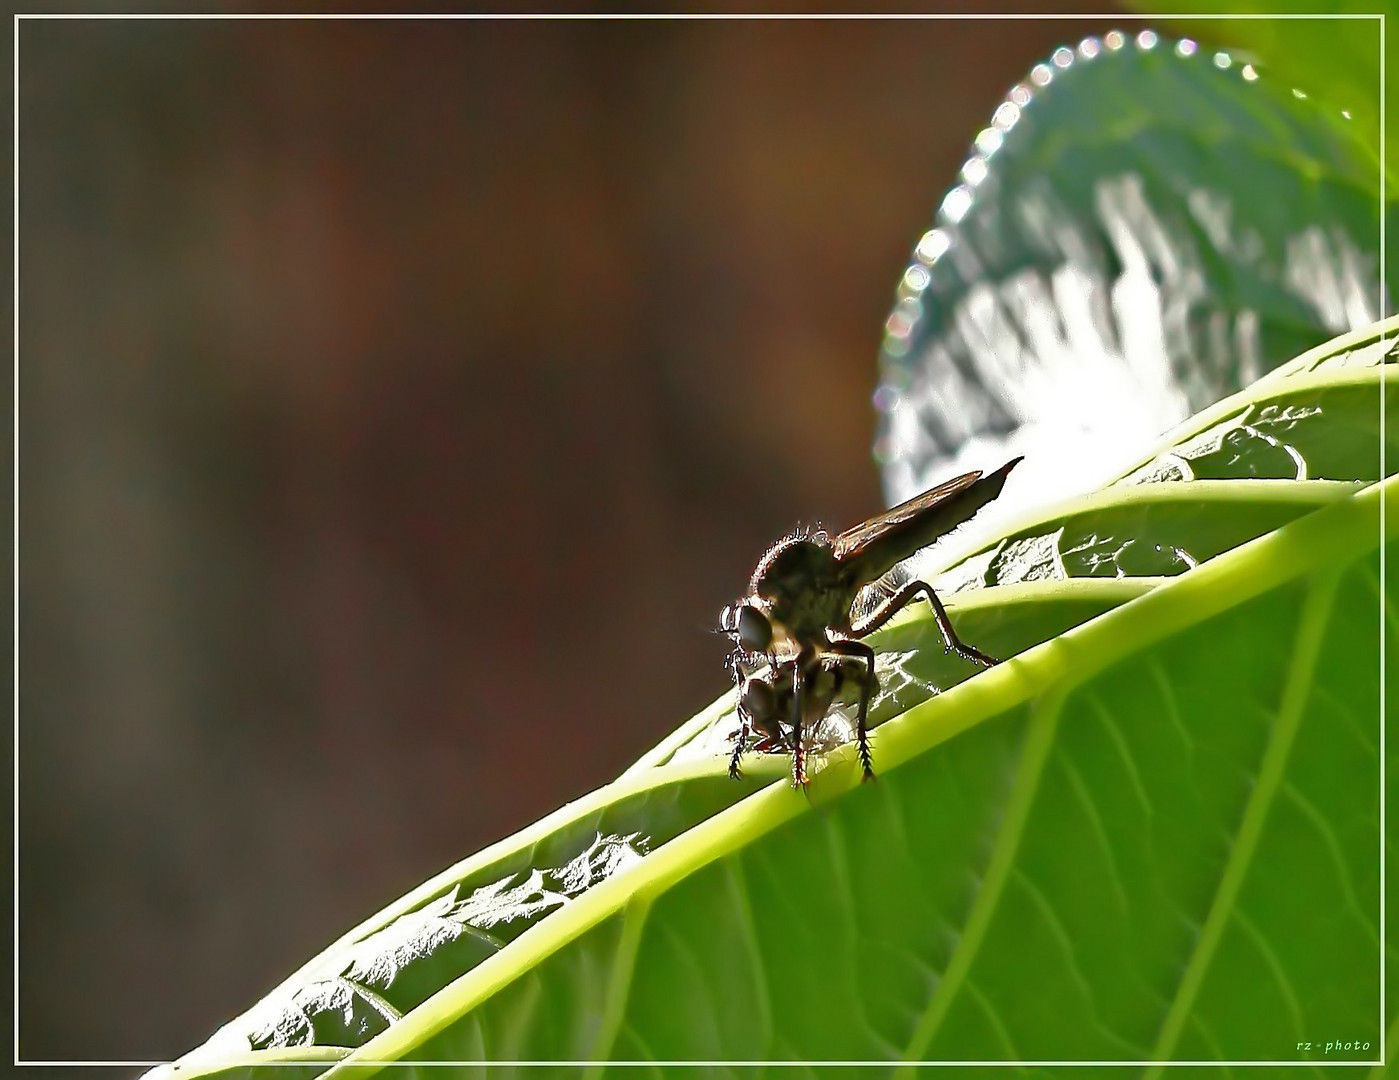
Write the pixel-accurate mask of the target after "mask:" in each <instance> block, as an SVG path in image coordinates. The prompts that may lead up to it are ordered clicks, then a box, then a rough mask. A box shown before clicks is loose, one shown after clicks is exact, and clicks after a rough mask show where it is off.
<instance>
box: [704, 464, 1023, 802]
mask: <svg viewBox="0 0 1399 1080" xmlns="http://www.w3.org/2000/svg"><path fill="white" fill-rule="evenodd" d="M1021 460H1022V459H1021V458H1018V457H1017V458H1014V459H1012V460H1011V461H1008V462H1006V464H1005V465H1003V466H1001V467H1000V468H999V469H997V470H996V471H995V472H993V473H990V474H989V475H986V476H983V475H982V474H981V472H980V471H979V470H978V471H976V472H969V473H963V474H962V475H961V476H958V477H954V478H953V479H951V480H948V481H947V482H946V483H944V484H939V485H938V486H937V487H935V488H931V489H929V490H928V491H925V492H923V494H921V495H915V496H914V497H913V498H912V499H909V500H908V501H907V502H904V503H900V504H899V505H898V506H896V507H894V508H893V509H892V510H887V511H885V512H884V513H882V514H879V515H878V516H876V517H872V518H870V519H869V520H868V521H866V522H864V523H863V524H860V525H856V526H855V527H854V528H853V529H849V530H847V531H845V532H843V533H840V534H839V535H838V536H831V535H830V534H829V533H827V532H826V531H825V530H824V529H819V528H818V529H814V530H797V531H796V532H793V533H790V534H789V535H787V536H784V537H783V538H782V539H781V540H779V541H778V542H777V543H775V544H774V545H773V546H772V547H770V548H769V549H768V550H767V553H766V554H764V555H763V557H762V559H761V560H759V562H758V566H757V569H755V570H754V571H753V577H752V580H751V581H750V582H749V583H748V593H747V595H746V596H744V598H743V599H742V600H740V601H738V603H736V604H730V605H729V606H728V607H726V608H724V610H723V613H722V614H721V615H720V617H719V629H720V632H721V633H724V634H727V635H728V636H729V637H730V638H731V639H732V640H733V643H734V648H733V652H732V653H730V655H729V659H728V661H727V667H728V668H729V671H730V673H731V674H732V675H733V676H734V681H735V683H736V684H737V686H738V695H739V701H738V715H739V724H740V730H739V739H738V744H737V746H736V747H735V748H734V753H733V757H732V759H731V760H730V762H729V775H730V776H734V777H737V776H738V775H739V767H738V766H739V758H740V757H741V756H742V754H743V749H744V746H745V744H746V741H747V736H748V734H749V731H750V730H751V729H752V728H754V727H757V728H758V730H760V731H762V732H763V734H764V735H765V736H767V738H768V739H769V740H773V739H777V740H778V742H779V744H780V736H781V734H782V732H781V727H780V723H778V721H777V719H776V713H777V710H778V709H779V708H781V709H783V710H785V711H787V712H788V716H789V719H788V723H789V725H790V727H791V742H790V746H791V750H792V783H793V785H794V786H805V784H806V781H807V777H806V767H805V761H804V758H805V751H804V748H803V746H802V727H803V725H804V724H805V723H806V722H807V721H808V719H810V718H812V717H815V718H816V720H819V719H820V715H824V707H823V706H822V705H821V698H822V697H823V696H824V694H823V693H822V692H820V691H819V687H820V684H821V681H822V679H823V678H825V677H826V675H827V673H830V672H837V673H838V674H839V679H840V681H841V682H842V683H843V682H844V681H845V680H847V679H849V680H854V681H855V682H856V684H857V685H858V687H859V691H860V695H859V711H858V713H857V720H856V725H855V738H856V742H857V744H858V748H859V756H860V768H861V769H862V770H863V773H864V779H866V780H869V779H872V778H873V776H874V768H873V765H872V762H871V759H870V747H869V732H868V730H867V727H866V717H867V714H868V712H869V701H870V695H871V692H872V689H873V686H874V680H875V674H874V650H873V649H871V648H870V647H869V646H868V645H867V644H865V643H864V642H863V641H861V640H859V639H860V638H863V637H866V636H867V635H869V634H871V633H873V632H874V631H875V630H878V629H879V628H880V627H881V626H883V625H884V624H885V623H887V622H888V621H889V620H890V619H891V618H893V617H894V615H895V614H896V613H897V612H898V611H899V610H900V609H901V608H903V607H904V606H905V605H906V604H908V603H909V602H910V601H912V600H913V599H914V597H916V596H917V595H919V594H920V593H921V594H923V595H924V596H926V597H927V599H928V603H929V604H930V605H932V609H933V615H934V617H935V618H936V619H937V624H938V629H939V630H940V631H941V633H942V639H943V642H944V644H945V645H946V647H947V651H948V652H955V653H956V654H957V655H958V656H960V657H962V658H963V659H965V660H970V661H971V662H973V663H976V664H981V665H983V666H984V667H990V666H991V665H992V664H995V663H998V661H997V660H996V659H995V658H994V657H991V656H987V655H986V654H985V653H984V652H982V651H981V650H980V649H976V648H974V647H972V646H971V645H967V644H965V643H963V642H962V640H961V639H960V638H958V637H957V632H956V631H955V630H953V628H952V623H951V621H950V620H949V619H948V617H947V610H946V609H945V608H944V607H943V606H942V601H941V600H939V599H938V596H937V593H935V592H934V591H933V589H932V587H931V586H930V585H928V584H927V583H926V582H923V581H910V582H908V583H906V584H904V585H902V586H900V587H899V588H898V589H896V590H895V591H894V592H893V593H892V594H891V595H889V596H887V597H885V598H884V599H882V600H880V601H879V602H878V603H877V604H875V605H874V607H873V608H872V609H870V610H869V611H867V612H864V613H862V614H861V615H859V616H858V617H857V616H856V615H855V613H854V610H853V609H854V606H855V602H856V597H857V596H858V594H859V593H860V591H861V590H862V589H863V588H865V586H867V585H870V584H873V583H874V582H875V581H877V580H879V579H880V578H881V577H883V576H884V575H885V574H886V573H888V572H889V571H890V570H891V569H893V567H894V565H895V564H896V563H899V562H901V561H902V560H904V559H906V558H908V557H909V556H910V555H912V554H913V553H914V552H915V551H918V550H919V549H920V548H924V547H927V546H928V545H929V544H931V543H932V542H933V541H935V540H937V539H938V538H939V537H941V536H944V535H945V534H947V533H949V532H951V531H952V530H953V529H955V528H957V526H959V525H961V524H963V523H964V522H966V521H968V520H970V519H971V517H972V516H973V515H974V514H975V513H976V512H977V511H978V510H980V509H981V508H982V507H983V506H985V505H986V504H987V503H989V502H990V501H991V500H993V499H994V498H996V496H998V495H999V494H1000V493H1001V489H1002V488H1003V487H1004V486H1005V482H1006V477H1007V476H1008V475H1009V474H1010V470H1011V469H1013V468H1015V466H1016V465H1017V464H1019V463H1020V461H1021ZM848 661H853V663H852V662H848ZM763 663H766V665H767V669H766V676H767V678H766V679H763V677H762V676H760V675H755V674H754V672H755V671H757V670H758V668H759V666H760V665H762V664H763ZM755 679H757V680H758V682H759V683H760V684H761V683H766V685H767V686H768V690H767V691H764V690H762V689H760V688H759V686H758V685H755ZM789 687H790V690H789V689H788V688H789ZM813 688H815V689H817V691H818V692H815V693H813ZM769 693H770V694H771V701H768V700H767V696H766V695H767V694H769ZM750 695H751V700H748V699H749V698H750ZM829 704H830V698H829V697H828V698H827V699H826V701H825V706H826V707H828V706H829ZM818 708H820V709H821V712H820V714H819V715H818V713H817V709H818ZM760 715H762V716H764V717H766V720H765V721H764V722H762V723H760V722H759V719H758V718H759V716H760Z"/></svg>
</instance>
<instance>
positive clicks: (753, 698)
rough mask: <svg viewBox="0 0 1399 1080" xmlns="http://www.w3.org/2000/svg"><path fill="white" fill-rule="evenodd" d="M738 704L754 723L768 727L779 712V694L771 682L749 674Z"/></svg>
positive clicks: (764, 727)
mask: <svg viewBox="0 0 1399 1080" xmlns="http://www.w3.org/2000/svg"><path fill="white" fill-rule="evenodd" d="M738 706H739V708H740V709H742V710H743V711H744V713H746V714H747V716H748V719H749V720H750V721H751V722H752V723H753V724H754V725H756V726H757V727H759V728H763V729H766V728H767V727H768V724H769V722H770V721H771V720H772V718H773V717H774V716H775V715H776V714H777V694H776V693H775V692H774V691H773V689H772V684H771V683H769V682H767V681H765V680H763V679H760V678H758V677H757V676H756V675H753V676H749V677H748V678H747V679H745V680H744V682H743V692H742V693H740V694H739V696H738Z"/></svg>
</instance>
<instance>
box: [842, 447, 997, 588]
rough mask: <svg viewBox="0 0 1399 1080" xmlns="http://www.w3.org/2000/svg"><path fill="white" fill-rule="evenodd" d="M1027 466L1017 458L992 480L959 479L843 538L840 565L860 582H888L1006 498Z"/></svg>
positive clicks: (966, 475) (967, 476)
mask: <svg viewBox="0 0 1399 1080" xmlns="http://www.w3.org/2000/svg"><path fill="white" fill-rule="evenodd" d="M1021 460H1023V459H1021V458H1014V459H1012V460H1011V461H1008V462H1006V463H1005V464H1004V465H1002V466H1001V467H1000V468H999V469H997V470H996V471H995V472H993V473H990V474H988V475H986V476H983V475H982V474H981V472H980V470H978V471H976V472H969V473H963V474H962V475H961V476H955V477H953V478H952V479H951V480H948V481H947V482H946V483H942V484H939V485H938V486H937V487H935V488H930V489H929V490H927V491H925V492H923V494H921V495H915V496H914V497H913V498H911V499H909V500H908V502H903V503H900V504H899V505H898V506H896V507H894V508H893V509H892V510H886V511H885V512H884V513H882V514H879V515H877V516H876V517H872V518H870V519H869V520H868V521H866V522H863V523H862V524H859V525H856V526H855V527H854V528H853V529H849V530H847V531H846V532H843V533H841V534H840V535H839V536H837V537H836V540H835V548H834V554H835V558H836V561H837V562H839V563H840V564H841V565H842V566H843V567H845V568H847V569H848V571H849V573H850V576H851V579H852V580H854V581H859V582H869V581H873V580H874V579H875V578H878V577H882V576H883V575H884V574H885V573H887V572H888V571H889V570H890V569H891V568H892V567H893V566H894V564H895V563H897V562H900V561H901V560H903V559H906V558H908V557H909V556H910V555H912V554H913V553H914V552H915V551H918V550H920V549H921V548H925V547H927V546H928V545H929V544H931V543H932V542H933V541H935V540H937V539H938V537H940V536H945V535H946V534H947V533H950V532H951V531H952V530H953V529H955V528H956V527H957V526H958V525H961V524H962V523H963V522H965V521H968V520H970V519H971V517H972V516H973V515H974V514H975V513H976V512H977V511H978V510H980V509H981V508H982V507H983V506H985V505H986V504H987V503H989V502H990V501H991V500H992V499H994V498H995V497H996V496H997V495H999V494H1000V493H1001V488H1003V487H1004V486H1005V482H1006V477H1007V476H1008V475H1009V474H1010V470H1011V469H1013V468H1015V466H1016V465H1017V464H1019V463H1020V461H1021Z"/></svg>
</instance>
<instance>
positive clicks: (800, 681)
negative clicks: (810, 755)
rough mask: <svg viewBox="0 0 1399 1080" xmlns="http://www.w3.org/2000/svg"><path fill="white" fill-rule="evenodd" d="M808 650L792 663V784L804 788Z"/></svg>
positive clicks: (803, 651)
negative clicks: (804, 727)
mask: <svg viewBox="0 0 1399 1080" xmlns="http://www.w3.org/2000/svg"><path fill="white" fill-rule="evenodd" d="M809 660H810V651H809V650H807V649H803V650H802V651H801V653H800V655H798V657H797V659H796V660H795V661H794V662H793V664H792V786H793V787H799V788H802V789H803V790H805V789H806V751H805V750H804V749H803V748H802V713H803V712H804V711H805V706H806V702H805V701H804V700H803V699H804V698H805V697H806V678H805V676H806V665H807V663H808V662H809Z"/></svg>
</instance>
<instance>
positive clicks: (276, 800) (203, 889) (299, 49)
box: [19, 5, 1111, 1059]
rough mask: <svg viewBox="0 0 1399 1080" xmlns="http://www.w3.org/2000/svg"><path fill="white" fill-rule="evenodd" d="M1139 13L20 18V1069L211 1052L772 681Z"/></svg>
mask: <svg viewBox="0 0 1399 1080" xmlns="http://www.w3.org/2000/svg"><path fill="white" fill-rule="evenodd" d="M962 7H963V8H965V7H966V5H962ZM1110 25H1111V23H1110V21H1109V20H1108V18H1106V17H1104V18H1097V19H1089V20H1085V21H1078V22H1067V23H1064V22H1029V21H1001V22H989V21H958V22H943V21H936V22H933V21H917V22H719V23H711V22H642V23H634V22H605V23H588V22H582V23H575V22H543V23H541V22H450V23H448V22H342V21H334V22H261V21H251V22H245V21H239V22H132V21H100V22H98V21H76V22H74V21H61V22H60V21H53V22H50V21H25V22H23V23H21V24H20V31H19V33H20V100H21V111H20V130H21V173H20V183H21V218H20V235H21V281H22V292H21V310H20V318H21V324H20V326H21V329H20V415H21V430H20V469H21V522H20V543H21V548H20V550H21V564H20V588H21V604H22V607H21V619H22V622H21V638H20V645H21V654H20V656H21V660H20V664H21V667H20V678H21V682H20V719H21V731H20V770H19V772H20V780H21V816H20V832H19V834H20V840H21V863H20V866H21V874H20V878H21V880H20V902H21V935H20V948H21V979H20V995H21V1012H20V1024H21V1042H20V1052H21V1055H22V1056H23V1057H25V1058H31V1059H32V1058H93V1059H113V1058H117V1059H121V1058H128V1059H130V1058H134V1059H144V1058H157V1057H172V1056H175V1055H178V1054H180V1053H182V1052H183V1051H185V1050H187V1049H189V1048H190V1047H192V1046H193V1045H194V1044H195V1043H197V1042H199V1041H202V1040H203V1039H204V1038H205V1037H206V1036H207V1035H208V1034H209V1033H210V1032H211V1031H212V1030H213V1029H214V1028H215V1027H217V1026H218V1025H219V1024H221V1023H222V1022H223V1021H225V1020H227V1019H229V1018H230V1017H232V1016H233V1015H234V1014H236V1013H238V1012H240V1011H242V1010H243V1009H244V1008H246V1007H248V1006H249V1005H251V1004H252V1003H253V1002H254V1001H255V1000H256V999H257V998H258V997H259V996H260V995H261V994H262V993H264V992H265V991H266V990H268V989H269V988H270V987H271V986H272V985H274V984H275V983H276V982H277V981H278V980H280V979H281V978H282V977H283V976H285V975H286V974H288V973H289V972H290V970H291V969H292V968H293V967H295V966H296V965H298V964H300V963H301V962H302V961H304V960H306V959H307V958H309V957H310V956H311V955H312V954H313V953H314V952H316V951H318V950H319V949H320V948H322V947H323V946H324V945H326V944H327V943H329V941H330V940H331V939H332V938H334V937H335V936H336V935H338V934H340V933H341V932H343V931H344V930H345V929H347V928H348V927H349V926H351V925H352V924H354V923H356V922H358V921H359V920H361V919H363V918H365V917H367V916H368V915H370V914H372V913H373V912H374V911H375V910H377V909H378V908H379V907H381V906H383V905H384V904H385V903H387V902H388V901H390V900H392V899H394V898H395V897H396V896H398V895H399V894H400V893H401V892H403V891H405V890H406V889H408V888H409V887H411V886H413V885H415V884H417V883H418V882H419V881H421V880H422V879H424V878H426V877H427V876H429V875H430V874H433V873H435V872H436V871H438V870H440V869H441V868H443V867H444V866H446V865H448V864H450V863H452V862H454V861H455V860H457V859H459V858H461V857H463V856H465V855H467V854H469V853H471V852H472V851H474V850H476V849H478V848H480V847H482V846H483V845H485V844H487V843H489V842H491V841H494V840H496V839H499V838H501V837H503V836H505V835H507V834H509V833H510V832H512V831H514V830H516V829H518V828H520V827H522V826H524V825H526V824H528V823H529V822H530V821H532V820H534V819H535V818H537V817H539V816H541V815H542V814H544V813H546V812H548V811H550V810H552V809H554V808H555V807H557V806H558V805H560V804H561V803H563V802H565V801H566V800H568V799H571V798H574V797H576V796H579V795H581V794H583V793H585V792H587V791H588V790H590V789H592V788H594V787H596V786H598V785H600V784H603V783H605V782H607V781H608V780H610V779H612V778H613V777H615V776H616V774H617V773H618V772H619V771H620V770H621V769H623V768H624V767H625V766H627V765H628V764H629V763H630V762H631V761H633V760H634V759H635V758H636V757H638V756H639V755H640V754H641V753H642V752H643V751H645V750H646V749H647V748H649V747H650V746H651V745H652V744H653V743H654V742H656V741H657V740H659V739H660V738H661V737H662V736H664V735H665V734H666V733H667V732H669V731H670V730H672V729H673V728H674V727H676V726H677V725H678V724H679V723H680V722H681V721H683V720H685V719H686V718H688V717H689V716H690V715H691V714H693V713H694V712H695V711H696V710H698V709H699V708H700V707H702V706H703V705H705V704H706V703H708V702H709V701H710V700H711V699H713V698H714V697H715V696H717V695H718V694H720V693H721V692H723V691H725V690H726V686H727V683H726V677H725V675H724V672H723V669H722V666H721V658H722V656H723V652H724V648H723V644H722V642H721V641H720V640H719V639H717V638H715V637H713V636H711V635H709V634H708V633H707V632H706V631H707V630H708V628H709V627H711V626H712V625H713V624H714V622H715V620H716V617H717V614H718V611H719V608H720V606H721V605H722V604H723V603H725V602H726V601H728V600H730V599H732V598H734V596H735V595H736V594H737V593H738V591H739V590H740V589H741V588H742V585H743V583H744V581H745V579H746V577H747V574H748V572H749V571H750V570H751V568H752V564H753V562H754V560H755V559H756V557H757V555H758V554H759V553H760V551H761V549H762V548H763V546H764V545H765V544H767V543H768V542H770V541H771V540H773V539H774V538H775V537H776V536H777V535H779V534H780V533H781V532H783V531H784V530H785V529H787V528H789V527H790V526H791V525H793V524H794V523H796V522H797V521H799V520H803V519H810V518H812V517H815V516H821V517H823V518H825V519H826V520H827V521H829V522H831V523H834V524H845V525H848V524H852V523H853V522H855V521H857V520H859V519H861V518H863V517H865V516H867V515H868V514H870V513H872V512H874V511H875V510H876V509H878V508H879V505H880V503H879V498H880V496H879V485H878V478H877V475H876V472H875V468H874V466H873V464H872V463H871V461H870V457H869V451H868V447H869V443H870V440H871V435H872V429H873V419H874V416H873V411H872V408H871V407H870V405H869V395H870V393H871V391H872V390H873V388H874V382H875V377H876V371H875V363H874V360H875V354H876V349H877V344H878V341H879V335H880V327H881V323H882V321H883V319H884V316H885V315H886V313H887V309H888V308H889V306H890V304H891V301H892V296H893V289H894V286H895V283H896V281H897V279H898V276H899V274H900V273H901V272H902V269H903V266H904V264H905V260H906V259H907V257H908V255H909V252H910V250H911V249H912V246H913V244H914V243H915V241H916V240H917V238H918V236H919V235H920V233H921V232H922V230H923V229H924V228H926V227H927V226H928V225H929V224H931V221H932V217H933V213H934V210H935V209H936V206H937V204H938V202H939V201H940V199H941V197H942V193H943V192H944V191H945V190H946V188H947V187H948V186H950V184H951V183H952V182H953V181H954V177H955V174H956V170H957V168H958V167H959V165H960V164H961V161H962V159H963V157H964V155H965V152H966V148H967V146H968V144H969V142H970V139H971V138H972V136H973V135H974V134H975V133H976V131H977V130H979V129H980V128H981V127H982V126H984V125H985V123H986V122H987V120H988V118H989V117H990V114H991V112H992V110H993V109H994V107H995V106H996V105H997V103H998V102H999V100H1000V98H1001V96H1002V95H1003V94H1004V92H1005V91H1006V90H1007V89H1008V88H1009V87H1010V86H1011V85H1012V84H1013V83H1015V82H1016V81H1018V80H1019V79H1020V78H1021V77H1022V76H1023V75H1024V73H1025V72H1026V71H1027V70H1028V68H1029V67H1030V65H1031V64H1033V63H1034V62H1035V61H1037V60H1039V59H1041V58H1042V57H1044V56H1045V55H1047V54H1048V52H1049V51H1050V50H1051V49H1052V48H1053V47H1055V46H1056V45H1059V44H1062V43H1073V42H1076V41H1077V40H1079V39H1080V38H1081V37H1082V36H1083V35H1085V34H1087V33H1090V32H1093V33H1101V32H1102V31H1103V30H1105V29H1107V28H1108V27H1109V26H1110Z"/></svg>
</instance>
